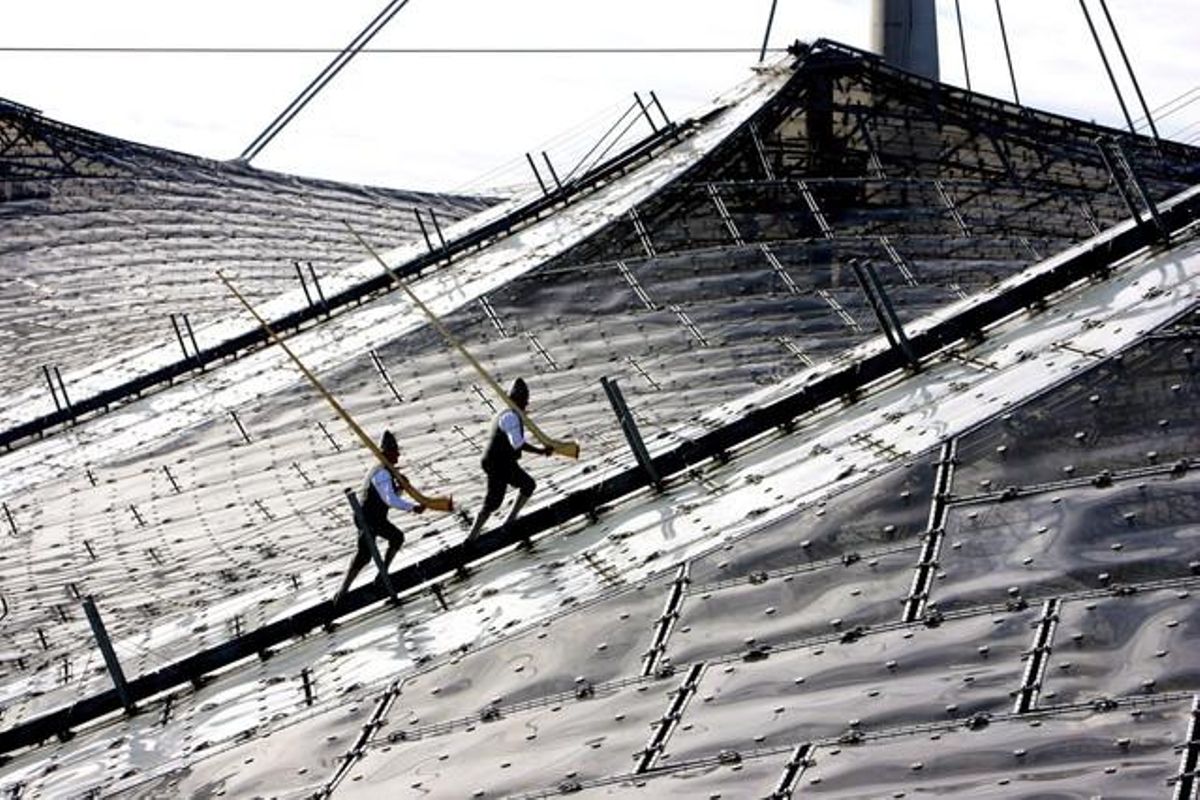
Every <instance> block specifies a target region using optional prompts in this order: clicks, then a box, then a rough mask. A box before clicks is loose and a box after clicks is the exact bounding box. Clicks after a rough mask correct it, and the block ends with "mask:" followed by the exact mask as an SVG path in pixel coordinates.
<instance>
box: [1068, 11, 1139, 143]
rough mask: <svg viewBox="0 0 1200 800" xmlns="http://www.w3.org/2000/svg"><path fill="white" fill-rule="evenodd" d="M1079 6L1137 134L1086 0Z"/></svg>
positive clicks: (1127, 116)
mask: <svg viewBox="0 0 1200 800" xmlns="http://www.w3.org/2000/svg"><path fill="white" fill-rule="evenodd" d="M1079 7H1080V8H1082V9H1083V18H1084V19H1085V20H1087V26H1088V30H1089V31H1091V32H1092V41H1093V42H1095V43H1096V50H1097V51H1098V52H1099V53H1100V60H1101V61H1103V62H1104V71H1105V72H1106V73H1107V74H1108V82H1109V83H1111V84H1112V88H1113V94H1115V95H1116V96H1117V103H1119V104H1120V106H1121V113H1122V114H1124V115H1125V124H1126V125H1128V126H1129V132H1130V133H1132V134H1134V135H1137V130H1136V129H1135V128H1134V127H1133V118H1132V117H1130V116H1129V109H1128V108H1127V107H1126V106H1125V98H1124V97H1122V96H1121V87H1120V86H1119V85H1117V77H1116V76H1115V75H1113V71H1112V66H1111V65H1110V64H1109V63H1108V56H1107V55H1106V54H1105V52H1104V45H1103V44H1101V43H1100V34H1098V33H1096V26H1095V25H1093V24H1092V15H1091V13H1090V12H1089V11H1088V9H1087V2H1086V0H1079Z"/></svg>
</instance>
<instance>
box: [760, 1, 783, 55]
mask: <svg viewBox="0 0 1200 800" xmlns="http://www.w3.org/2000/svg"><path fill="white" fill-rule="evenodd" d="M778 2H779V0H771V13H769V14H768V15H767V31H766V33H764V34H763V43H762V47H761V48H760V49H759V51H758V63H760V64H761V63H762V62H763V59H764V58H766V56H767V41H768V40H769V39H770V38H771V23H773V22H774V21H775V6H776V5H777V4H778Z"/></svg>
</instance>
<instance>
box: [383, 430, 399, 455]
mask: <svg viewBox="0 0 1200 800" xmlns="http://www.w3.org/2000/svg"><path fill="white" fill-rule="evenodd" d="M379 449H380V450H382V451H383V452H385V453H387V452H389V451H390V452H393V453H399V452H400V445H398V444H396V437H395V436H393V435H392V432H391V431H384V432H383V438H382V439H380V440H379Z"/></svg>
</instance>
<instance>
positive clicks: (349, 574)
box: [333, 535, 371, 608]
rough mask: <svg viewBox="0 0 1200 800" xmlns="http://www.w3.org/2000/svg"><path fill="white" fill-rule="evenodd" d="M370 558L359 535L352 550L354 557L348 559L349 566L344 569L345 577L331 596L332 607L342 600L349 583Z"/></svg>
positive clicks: (335, 606)
mask: <svg viewBox="0 0 1200 800" xmlns="http://www.w3.org/2000/svg"><path fill="white" fill-rule="evenodd" d="M370 558H371V556H370V554H369V553H367V546H366V544H365V543H364V542H363V540H362V536H361V535H360V536H359V539H358V549H357V550H355V551H354V558H352V559H350V566H349V567H348V568H347V569H346V577H345V578H344V579H342V585H341V586H340V587H339V588H338V590H337V594H335V595H334V596H333V606H334V608H337V605H338V603H340V602H342V597H343V595H345V594H346V592H347V591H348V590H349V589H350V584H352V583H354V579H355V578H357V577H358V573H360V572H362V568H363V567H365V566H366V565H367V561H369V560H370Z"/></svg>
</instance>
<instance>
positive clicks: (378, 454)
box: [217, 270, 454, 511]
mask: <svg viewBox="0 0 1200 800" xmlns="http://www.w3.org/2000/svg"><path fill="white" fill-rule="evenodd" d="M217 277H218V278H220V279H221V282H222V283H224V284H225V288H226V289H228V290H229V291H230V292H231V293H232V294H233V296H234V297H236V298H237V299H238V301H239V302H241V304H242V305H243V306H245V307H246V310H247V311H249V312H250V314H251V316H253V317H254V319H256V320H257V321H258V324H259V325H261V326H262V329H263V330H264V331H266V332H267V336H268V337H270V339H271V341H272V342H273V343H275V344H277V345H279V347H280V349H282V350H283V352H284V353H287V356H288V358H290V359H291V360H292V363H293V364H295V365H296V368H297V369H299V370H300V372H301V373H303V374H304V377H305V378H308V382H309V383H311V384H312V385H313V388H314V389H316V390H317V391H318V392H319V393H320V394H321V396H322V397H324V398H325V400H326V401H327V402H328V403H329V405H330V406H332V407H333V410H334V411H336V412H337V414H338V416H339V417H341V418H342V421H343V422H345V423H346V424H347V425H348V426H350V430H352V431H354V433H355V435H356V436H358V439H359V441H361V442H362V443H363V446H364V447H366V448H367V449H368V450H370V451H371V453H372V454H373V455H374V456H375V458H377V459H378V460H379V463H380V464H382V465H383V466H384V467H386V468H387V470H388V471H389V472H391V473H392V476H393V477H395V479H396V482H397V483H398V484H400V487H401V488H402V489H404V491H406V492H408V494H409V495H411V496H412V497H413V499H415V500H416V501H417V502H418V503H420V504H421V505H423V506H425V507H426V508H431V509H433V510H434V511H453V510H454V498H453V497H429V496H427V495H424V494H421V492H419V491H417V489H416V487H414V486H413V485H412V484H411V483H409V482H408V478H406V477H404V475H403V474H401V473H400V471H399V470H397V469H396V468H395V467H394V466H392V465H391V464H389V463H388V460H387V459H386V458H385V457H384V455H383V451H382V450H380V449H379V446H378V445H376V444H375V442H374V441H372V439H371V437H370V436H367V434H366V432H365V431H363V429H362V428H361V427H359V424H358V423H357V422H355V421H354V418H353V417H351V416H350V412H348V411H346V409H344V408H342V404H341V403H339V402H338V401H337V400H336V399H335V398H334V396H333V395H332V394H330V393H329V390H328V389H326V388H325V387H324V386H323V385H322V384H321V382H320V381H319V380H317V376H316V375H313V374H312V372H310V371H309V369H308V367H306V366H304V363H303V362H302V361H301V360H300V359H299V358H298V357H297V356H296V354H295V353H293V352H292V350H291V348H289V347H288V346H287V345H286V344H284V343H283V340H282V339H280V338H279V336H277V335H276V334H275V331H274V330H272V329H271V326H270V325H269V324H267V321H266V320H265V319H263V318H262V317H260V316H259V314H258V312H257V311H255V310H254V306H252V305H250V303H249V302H248V301H247V300H246V298H244V297H242V294H241V292H239V291H238V290H237V289H236V288H235V287H234V285H233V284H232V283H230V281H229V279H228V278H226V277H225V276H224V275H222V274H221V271H220V270H217Z"/></svg>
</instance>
